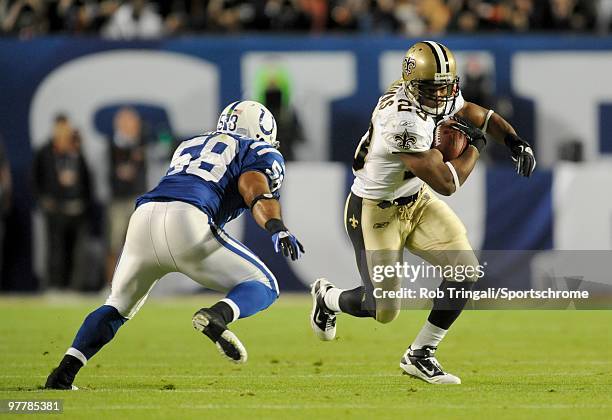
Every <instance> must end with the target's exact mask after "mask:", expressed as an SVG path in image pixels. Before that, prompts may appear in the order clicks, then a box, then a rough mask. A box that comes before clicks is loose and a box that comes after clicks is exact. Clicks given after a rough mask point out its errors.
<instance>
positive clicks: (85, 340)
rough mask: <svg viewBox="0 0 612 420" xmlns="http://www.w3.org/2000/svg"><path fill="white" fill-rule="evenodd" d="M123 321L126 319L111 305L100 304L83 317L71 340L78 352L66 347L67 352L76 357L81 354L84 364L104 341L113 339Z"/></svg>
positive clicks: (98, 349)
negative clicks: (83, 319)
mask: <svg viewBox="0 0 612 420" xmlns="http://www.w3.org/2000/svg"><path fill="white" fill-rule="evenodd" d="M125 321H127V319H126V318H124V317H122V316H121V314H119V311H117V309H116V308H114V307H113V306H109V305H103V306H100V307H99V308H98V309H96V310H95V311H93V312H92V313H90V314H89V315H88V316H87V318H85V321H83V325H81V328H80V329H79V331H78V332H77V335H76V337H75V338H74V341H73V342H72V349H76V350H78V352H73V351H72V350H71V349H68V352H67V354H69V355H71V356H74V357H77V358H78V357H79V356H78V355H79V354H81V355H82V356H84V357H85V361H83V360H81V362H82V363H83V364H85V363H86V362H87V360H88V359H91V358H92V357H93V356H94V355H95V354H96V353H97V352H98V351H100V349H101V348H102V347H103V346H104V345H105V344H106V343H108V342H109V341H111V340H112V339H113V337H114V336H115V333H116V332H117V330H118V329H119V327H121V326H122V325H123V323H124V322H125Z"/></svg>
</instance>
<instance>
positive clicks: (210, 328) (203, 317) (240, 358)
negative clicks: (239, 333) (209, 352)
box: [192, 308, 247, 363]
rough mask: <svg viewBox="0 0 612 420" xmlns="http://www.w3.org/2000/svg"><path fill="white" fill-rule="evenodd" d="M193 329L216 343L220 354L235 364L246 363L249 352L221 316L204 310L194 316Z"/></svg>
mask: <svg viewBox="0 0 612 420" xmlns="http://www.w3.org/2000/svg"><path fill="white" fill-rule="evenodd" d="M192 322H193V328H195V329H196V330H198V331H200V332H202V333H204V335H206V336H207V337H208V338H210V340H211V341H212V342H213V343H215V345H216V346H217V349H219V352H220V353H221V354H222V355H223V356H225V357H226V358H227V359H229V360H230V361H232V362H234V363H245V362H246V361H247V351H246V349H245V348H244V346H243V345H242V343H241V342H240V340H239V339H238V337H236V334H234V333H233V332H231V331H230V330H228V329H227V325H226V324H225V322H224V321H223V319H221V317H220V316H219V315H217V314H216V313H214V312H212V311H211V310H210V309H207V308H202V309H200V310H199V311H198V312H196V313H195V314H194V315H193V320H192Z"/></svg>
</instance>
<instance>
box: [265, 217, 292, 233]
mask: <svg viewBox="0 0 612 420" xmlns="http://www.w3.org/2000/svg"><path fill="white" fill-rule="evenodd" d="M265 227H266V230H267V231H268V232H269V233H270V234H271V235H274V234H275V233H277V232H280V231H281V230H287V228H286V227H285V224H284V223H283V221H282V220H280V219H270V220H268V221H267V222H266V224H265Z"/></svg>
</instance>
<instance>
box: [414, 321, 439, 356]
mask: <svg viewBox="0 0 612 420" xmlns="http://www.w3.org/2000/svg"><path fill="white" fill-rule="evenodd" d="M447 331H448V330H444V329H442V328H440V327H436V326H435V325H433V324H432V323H431V322H429V321H425V325H423V328H421V331H419V333H418V334H417V336H416V338H415V339H414V341H413V342H412V344H411V345H410V348H412V349H413V350H417V349H422V348H423V347H425V346H432V347H438V344H440V341H442V339H443V338H444V336H445V335H446V332H447Z"/></svg>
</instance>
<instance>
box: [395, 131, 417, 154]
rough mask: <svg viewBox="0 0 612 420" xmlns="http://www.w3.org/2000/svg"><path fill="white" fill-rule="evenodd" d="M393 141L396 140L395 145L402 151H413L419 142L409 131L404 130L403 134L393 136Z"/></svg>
mask: <svg viewBox="0 0 612 420" xmlns="http://www.w3.org/2000/svg"><path fill="white" fill-rule="evenodd" d="M393 140H395V144H397V147H399V148H400V149H412V148H413V147H414V146H415V145H416V142H417V139H416V137H415V136H413V135H411V134H410V133H409V132H408V130H404V132H403V133H401V134H396V135H395V136H393Z"/></svg>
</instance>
